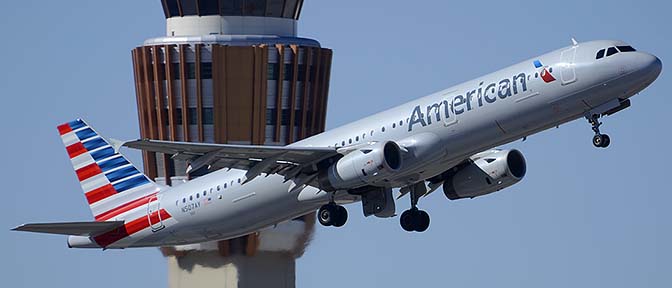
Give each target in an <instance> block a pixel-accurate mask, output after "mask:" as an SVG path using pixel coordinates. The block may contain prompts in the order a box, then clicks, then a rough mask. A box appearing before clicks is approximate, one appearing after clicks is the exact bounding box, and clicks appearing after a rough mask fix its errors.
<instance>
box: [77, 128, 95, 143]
mask: <svg viewBox="0 0 672 288" xmlns="http://www.w3.org/2000/svg"><path fill="white" fill-rule="evenodd" d="M75 134H77V138H79V140H80V141H82V142H84V141H86V140H88V139H89V138H91V137H94V136H96V132H93V130H92V129H91V128H88V127H87V128H85V129H82V130H79V131H77V132H75Z"/></svg>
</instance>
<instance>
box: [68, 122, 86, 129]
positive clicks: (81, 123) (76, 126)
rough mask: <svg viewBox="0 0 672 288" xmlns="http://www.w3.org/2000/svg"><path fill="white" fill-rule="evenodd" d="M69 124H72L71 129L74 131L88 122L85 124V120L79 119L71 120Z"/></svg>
mask: <svg viewBox="0 0 672 288" xmlns="http://www.w3.org/2000/svg"><path fill="white" fill-rule="evenodd" d="M67 125H68V126H70V129H72V131H74V130H77V129H79V128H82V127H84V126H86V124H84V121H82V120H79V119H77V120H73V121H70V122H68V123H67Z"/></svg>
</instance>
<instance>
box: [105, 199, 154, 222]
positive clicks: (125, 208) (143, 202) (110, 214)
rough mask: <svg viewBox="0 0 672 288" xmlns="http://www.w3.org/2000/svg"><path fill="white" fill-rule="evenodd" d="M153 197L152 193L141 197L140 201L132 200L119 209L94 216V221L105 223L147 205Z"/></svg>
mask: <svg viewBox="0 0 672 288" xmlns="http://www.w3.org/2000/svg"><path fill="white" fill-rule="evenodd" d="M155 196H156V193H152V194H149V195H147V196H145V197H142V198H140V199H137V200H133V201H131V202H128V203H126V204H123V205H121V206H119V207H116V208H114V209H112V210H109V211H106V212H103V213H100V214H98V216H96V221H107V220H110V219H112V218H113V217H114V216H117V215H120V214H123V213H126V212H128V211H131V210H133V209H135V208H138V207H140V206H143V205H147V204H148V203H149V199H150V198H152V197H155Z"/></svg>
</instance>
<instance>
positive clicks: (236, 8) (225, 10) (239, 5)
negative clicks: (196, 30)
mask: <svg viewBox="0 0 672 288" xmlns="http://www.w3.org/2000/svg"><path fill="white" fill-rule="evenodd" d="M222 15H224V16H241V15H243V0H227V1H222Z"/></svg>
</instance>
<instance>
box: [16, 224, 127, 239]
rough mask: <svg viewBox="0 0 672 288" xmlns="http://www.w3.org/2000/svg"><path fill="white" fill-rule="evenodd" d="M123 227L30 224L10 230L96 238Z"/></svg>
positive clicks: (113, 225)
mask: <svg viewBox="0 0 672 288" xmlns="http://www.w3.org/2000/svg"><path fill="white" fill-rule="evenodd" d="M123 225H124V221H107V222H65V223H31V224H23V225H21V226H19V227H16V228H14V229H12V230H14V231H26V232H37V233H49V234H61V235H77V236H97V235H100V234H103V233H105V232H107V231H111V230H114V229H116V228H119V227H121V226H123Z"/></svg>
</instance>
